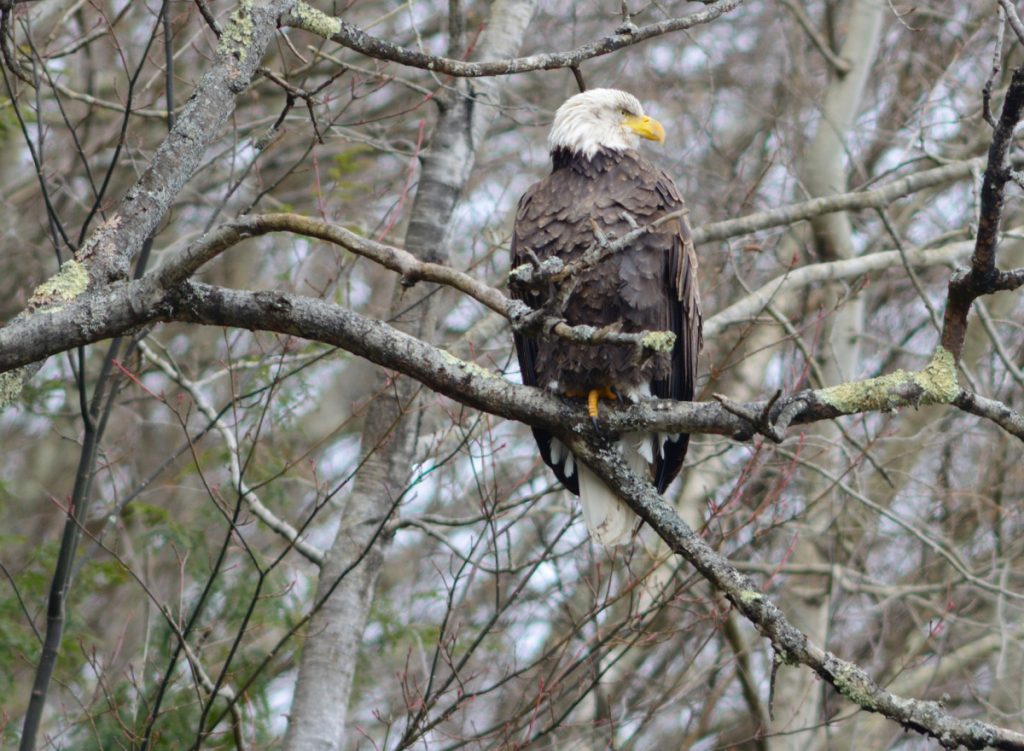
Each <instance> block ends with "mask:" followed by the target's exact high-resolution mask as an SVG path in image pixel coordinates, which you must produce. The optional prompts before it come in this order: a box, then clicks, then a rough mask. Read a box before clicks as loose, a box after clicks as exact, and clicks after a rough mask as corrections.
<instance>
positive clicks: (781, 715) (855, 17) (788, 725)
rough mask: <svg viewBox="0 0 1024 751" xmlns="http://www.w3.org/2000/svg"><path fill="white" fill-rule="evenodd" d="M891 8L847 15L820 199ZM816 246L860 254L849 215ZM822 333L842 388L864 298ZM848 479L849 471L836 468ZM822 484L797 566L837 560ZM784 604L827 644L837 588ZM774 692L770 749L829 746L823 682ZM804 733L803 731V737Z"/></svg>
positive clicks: (811, 187) (806, 675) (821, 130)
mask: <svg viewBox="0 0 1024 751" xmlns="http://www.w3.org/2000/svg"><path fill="white" fill-rule="evenodd" d="M884 11H885V3H883V2H879V0H857V2H854V3H853V4H852V5H851V7H850V11H849V16H848V17H847V23H846V26H847V31H846V37H845V41H844V43H843V46H842V49H841V50H840V56H841V57H842V58H844V59H845V60H847V61H848V62H849V63H850V66H851V67H850V70H849V71H848V72H847V73H845V74H843V75H835V76H834V77H833V78H832V80H831V81H830V83H829V86H828V89H827V91H826V92H825V99H824V105H823V107H822V111H821V119H820V120H819V121H818V127H817V130H816V131H815V135H814V139H813V140H812V142H811V145H810V147H809V148H808V150H807V152H806V159H805V161H804V163H803V164H802V165H801V173H802V175H803V181H804V186H805V187H806V189H807V191H808V192H809V193H810V195H811V196H813V197H818V196H828V195H832V194H836V193H842V192H845V190H846V185H847V174H846V172H847V171H846V169H845V167H844V163H845V162H846V155H847V154H848V153H849V148H848V145H847V143H846V141H847V138H848V137H849V134H850V132H851V130H852V127H853V124H854V122H855V119H856V116H857V113H858V112H859V111H860V109H861V105H862V100H863V95H864V86H865V83H866V82H867V77H868V73H869V72H870V71H871V69H872V67H873V65H874V62H875V58H876V56H877V55H878V49H879V43H880V41H881V36H882V34H881V32H882V21H883V19H884V15H883V14H884ZM811 228H812V231H813V234H814V248H815V250H816V251H817V256H818V258H819V259H821V260H829V261H831V260H838V259H841V258H851V257H853V256H854V255H855V253H854V247H853V240H852V230H851V226H850V219H849V216H848V215H847V214H846V213H845V212H841V213H835V214H826V215H824V216H821V217H818V218H816V219H814V220H812V222H811ZM830 297H831V298H832V299H830V300H829V302H828V303H825V308H826V309H827V310H831V309H832V305H833V304H834V303H835V302H836V298H835V293H834V292H833V294H832V295H830ZM824 324H825V328H824V329H823V331H822V341H823V342H824V343H825V347H824V349H823V356H822V357H821V358H820V364H821V370H822V373H823V374H824V380H825V382H826V383H841V382H842V381H844V380H846V379H848V378H854V377H858V376H860V375H861V374H860V373H857V370H858V367H859V365H858V364H859V362H860V359H861V358H860V339H861V333H862V331H863V326H864V302H863V298H861V297H855V298H853V299H852V300H847V301H846V302H845V303H843V304H842V307H840V308H839V309H838V310H837V311H836V313H835V314H834V315H833V316H831V317H829V318H827V319H826V320H825V322H824ZM821 438H822V439H824V440H827V441H829V442H831V443H834V444H838V442H840V441H842V437H841V436H840V435H839V431H838V430H837V429H836V428H835V427H830V426H823V429H822V431H821ZM832 456H833V459H834V461H838V462H844V459H843V456H842V454H841V453H840V452H836V451H833V452H832ZM832 469H833V472H834V474H837V475H838V474H842V473H843V472H845V471H846V466H845V462H844V466H842V467H833V468H832ZM836 492H837V491H836V489H835V488H830V487H828V485H827V484H826V483H825V482H824V481H823V480H822V481H817V482H815V481H811V482H809V483H808V485H807V488H806V495H805V501H806V502H807V503H808V504H810V503H811V502H812V501H815V499H819V500H817V501H816V502H814V503H813V505H812V506H809V508H808V509H807V510H806V512H805V514H804V516H803V518H802V519H800V532H799V535H800V536H799V539H798V541H797V542H796V545H795V548H794V550H793V555H792V558H791V563H792V564H794V565H797V566H799V565H808V566H811V565H817V564H828V563H830V562H832V561H831V560H830V557H831V556H830V555H829V551H828V548H829V547H830V546H829V545H828V540H830V539H832V538H833V537H834V533H832V532H830V528H831V527H832V525H833V523H834V521H835V509H836V508H837V505H838V504H835V503H831V502H829V500H828V499H829V498H831V497H832V496H833V495H834V494H835V493H836ZM787 585H788V586H787V588H786V594H785V596H784V598H782V602H784V603H785V609H786V613H787V615H788V616H789V617H790V618H791V619H792V622H793V623H794V624H795V625H796V626H797V627H798V628H800V629H801V630H802V631H803V632H804V633H805V634H807V636H808V637H809V638H810V639H812V640H813V641H814V642H815V643H817V644H828V623H829V617H828V614H829V602H830V596H829V595H830V591H829V588H830V582H829V580H828V579H827V578H823V577H820V576H810V577H798V576H792V577H790V578H789V579H788V581H787ZM776 681H777V683H776V686H775V704H774V721H773V722H772V724H771V727H770V735H769V744H768V747H769V748H770V749H771V751H804V750H805V749H815V748H823V747H824V745H825V736H824V731H823V727H824V724H823V723H824V720H825V717H824V711H823V692H822V684H821V681H819V680H818V678H817V676H815V675H814V674H813V673H812V672H811V671H809V670H807V669H806V668H804V667H803V666H799V667H792V666H789V665H781V666H780V667H779V669H778V673H777V677H776ZM797 731H799V732H797Z"/></svg>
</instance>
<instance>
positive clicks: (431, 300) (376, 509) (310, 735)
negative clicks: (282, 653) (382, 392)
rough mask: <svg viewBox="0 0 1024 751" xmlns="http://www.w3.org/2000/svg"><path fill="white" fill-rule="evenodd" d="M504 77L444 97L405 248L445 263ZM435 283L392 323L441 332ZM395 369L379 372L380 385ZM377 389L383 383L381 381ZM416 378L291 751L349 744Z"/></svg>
mask: <svg viewBox="0 0 1024 751" xmlns="http://www.w3.org/2000/svg"><path fill="white" fill-rule="evenodd" d="M535 5H536V3H535V2H533V0H499V2H496V3H495V4H494V5H493V7H492V11H491V15H490V19H489V20H488V22H487V27H486V31H485V32H484V34H483V36H482V38H481V40H480V43H479V45H478V46H477V55H478V56H479V57H480V58H481V59H502V58H506V57H513V56H515V55H516V53H517V52H518V50H519V48H520V45H521V43H522V39H523V36H524V33H525V31H526V28H527V26H528V24H529V21H530V18H531V17H532V15H533V12H534V8H535ZM502 83H503V79H499V78H484V79H478V80H460V81H458V82H456V83H454V84H453V87H454V88H455V90H456V93H455V94H454V96H452V97H450V99H448V101H447V102H445V103H444V104H442V111H441V115H440V117H439V119H438V123H437V126H436V129H435V133H434V136H433V139H432V144H431V146H430V149H429V150H428V151H427V152H426V153H425V154H424V155H423V157H422V174H421V177H420V181H419V188H418V190H417V192H416V198H415V201H414V203H413V208H412V215H411V218H410V221H409V227H408V230H407V232H406V238H405V247H406V249H407V250H409V251H410V252H412V253H414V254H415V255H416V256H418V257H419V258H421V259H423V260H428V261H435V262H441V263H444V262H445V261H447V259H448V250H449V249H448V245H449V241H450V238H451V235H452V231H453V229H454V226H453V222H452V219H453V216H454V211H455V208H456V206H457V204H458V201H459V198H460V197H461V194H462V190H463V188H464V187H465V185H466V182H467V180H468V178H469V175H470V172H471V171H472V168H473V163H474V160H475V157H476V155H477V153H478V152H479V150H480V148H481V146H482V144H483V142H484V136H485V135H486V133H487V129H488V127H489V126H490V124H491V123H492V122H493V120H494V119H495V117H496V115H497V113H498V104H499V101H500V87H501V85H502ZM432 290H433V287H432V285H428V284H422V283H421V284H420V285H418V286H417V287H414V288H412V289H411V290H410V289H407V288H405V287H403V286H402V285H401V284H400V283H396V285H395V287H394V290H393V293H392V304H391V314H392V318H393V319H395V320H394V325H396V326H397V327H398V328H400V329H402V330H404V331H406V332H407V333H410V334H412V335H414V336H416V337H418V338H420V339H424V340H427V341H430V340H431V339H433V338H434V333H435V328H436V326H435V321H436V311H435V307H436V300H437V295H432V294H431V292H432ZM390 377H391V376H390V375H389V374H386V373H380V374H379V376H378V387H381V388H382V387H383V386H384V384H385V382H386V381H387V380H388V378H390ZM375 391H376V389H375ZM417 392H418V385H417V384H416V383H415V382H414V381H412V380H411V379H405V378H400V379H398V380H397V381H396V382H395V387H394V388H393V390H392V392H391V393H392V394H393V396H392V397H391V398H380V399H377V400H375V401H374V402H373V403H372V405H371V406H370V409H369V411H368V414H367V416H366V423H365V426H364V429H363V436H362V449H361V452H360V453H361V457H362V458H363V459H365V462H364V463H363V465H362V468H361V469H360V472H359V475H358V477H357V478H356V483H355V488H354V491H353V493H352V495H351V496H350V497H349V498H348V499H347V501H346V503H345V506H344V508H343V509H342V512H341V523H340V526H339V528H338V533H337V536H336V537H335V539H334V543H333V544H332V546H331V549H330V551H329V553H328V556H327V560H326V561H325V563H324V566H323V568H322V569H321V571H320V579H319V583H318V587H317V596H316V602H317V603H321V602H322V603H323V604H322V606H321V607H320V610H319V611H318V612H317V614H316V615H315V616H314V617H313V619H312V621H311V623H310V626H309V631H308V632H307V638H306V644H305V647H304V649H303V654H302V661H301V665H300V669H299V677H298V681H297V683H296V687H295V699H294V703H293V707H292V713H291V718H290V721H289V725H288V734H287V738H286V742H285V747H286V748H287V749H290V751H300V750H301V751H305V750H306V749H316V750H317V751H320V750H321V749H324V750H327V749H330V750H333V749H339V748H341V747H342V746H343V743H344V737H345V722H346V717H347V709H348V701H349V694H350V692H351V688H352V681H353V678H354V675H355V668H356V662H357V657H358V655H359V647H360V644H361V641H362V635H363V629H364V627H365V625H366V620H367V614H368V612H369V610H370V607H371V606H372V604H373V593H374V586H375V584H376V581H377V576H378V574H379V572H380V568H381V565H382V564H383V561H384V554H385V552H386V548H387V540H386V539H385V538H383V537H380V536H379V530H380V529H381V526H382V524H383V523H384V521H385V520H386V519H387V518H388V517H389V516H390V515H391V514H392V513H393V511H394V510H395V507H396V503H397V502H398V500H399V499H400V498H401V496H402V494H403V492H404V490H405V489H406V487H407V485H408V482H409V479H410V469H411V467H412V464H413V460H414V457H413V450H414V447H415V445H416V439H417V437H418V435H419V417H418V415H419V412H418V411H416V410H414V409H413V403H414V401H415V398H416V394H417Z"/></svg>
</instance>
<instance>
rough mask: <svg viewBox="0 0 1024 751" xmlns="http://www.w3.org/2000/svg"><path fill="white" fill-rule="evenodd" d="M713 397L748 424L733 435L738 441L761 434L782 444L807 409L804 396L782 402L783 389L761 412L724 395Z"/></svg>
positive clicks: (798, 395) (792, 397) (791, 397)
mask: <svg viewBox="0 0 1024 751" xmlns="http://www.w3.org/2000/svg"><path fill="white" fill-rule="evenodd" d="M712 396H713V397H714V398H715V401H717V402H718V403H719V404H721V405H722V409H724V410H725V411H726V412H728V413H730V414H732V415H735V416H736V417H738V418H740V419H741V420H743V421H744V422H746V423H747V427H746V429H744V430H741V431H739V432H738V433H735V434H734V435H733V438H735V439H736V440H738V441H748V440H750V439H751V438H753V437H754V436H755V435H758V434H760V435H763V436H764V437H765V438H767V439H768V440H770V441H771V442H773V443H782V441H783V439H784V438H785V437H786V430H788V429H789V426H790V424H791V423H792V422H793V420H794V419H795V418H796V417H797V415H799V414H801V413H802V412H803V411H804V409H805V408H806V407H807V400H806V398H805V396H804V395H803V394H796V395H794V396H790V397H787V398H786V399H781V400H780V397H781V396H782V390H781V389H780V390H778V391H776V392H775V393H774V394H773V395H772V398H771V399H769V400H768V403H767V404H765V405H764V407H763V408H762V409H761V410H755V409H751V408H750V407H747V406H745V405H743V404H739V403H737V402H734V401H732V400H731V399H729V398H728V397H727V396H724V395H722V394H712Z"/></svg>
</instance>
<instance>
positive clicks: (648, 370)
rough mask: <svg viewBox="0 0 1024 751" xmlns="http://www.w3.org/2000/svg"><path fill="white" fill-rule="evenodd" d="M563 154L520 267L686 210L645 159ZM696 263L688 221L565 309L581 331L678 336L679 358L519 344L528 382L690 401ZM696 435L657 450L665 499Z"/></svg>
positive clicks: (537, 209) (517, 256)
mask: <svg viewBox="0 0 1024 751" xmlns="http://www.w3.org/2000/svg"><path fill="white" fill-rule="evenodd" d="M553 157H554V169H553V171H552V173H551V174H550V175H549V176H548V177H547V178H545V179H544V180H541V181H540V182H538V183H536V184H534V185H533V186H532V187H531V188H530V189H529V190H528V191H527V192H526V194H525V195H524V196H523V197H522V199H521V201H520V203H519V210H518V212H517V215H516V223H515V231H514V234H513V239H512V265H513V266H518V265H520V264H523V263H530V262H532V260H533V259H534V258H536V259H537V260H540V261H543V260H544V259H546V258H550V257H552V256H554V257H557V258H560V259H561V260H563V261H572V260H575V259H577V258H578V257H579V256H580V255H581V254H582V253H584V252H585V251H586V250H587V249H588V248H590V247H592V246H594V245H596V244H597V243H598V236H597V232H596V231H595V227H596V228H597V229H599V230H600V231H601V232H602V233H603V234H604V235H605V236H606V237H607V238H608V240H609V241H614V239H615V238H617V237H621V236H623V235H625V234H626V233H627V232H629V231H630V230H631V229H632V228H633V226H641V227H642V226H644V225H649V224H651V223H652V222H654V221H655V220H657V219H659V218H660V217H662V216H664V215H665V214H670V213H673V212H679V211H680V210H682V209H683V208H684V203H683V201H682V199H681V198H680V197H679V194H678V192H677V191H676V188H675V185H674V184H673V182H672V180H671V178H669V177H668V175H666V174H665V173H664V172H663V171H661V170H659V169H657V168H656V167H654V165H652V164H651V163H650V162H648V161H647V160H646V159H645V158H644V157H643V156H641V155H640V154H639V153H638V152H637V151H634V150H625V151H612V150H607V149H601V150H598V151H597V152H596V153H595V154H594V155H593V157H591V158H586V157H583V156H579V155H574V154H571V153H569V152H565V151H563V152H557V151H556V152H555V154H554V155H553ZM627 215H628V216H629V217H630V218H631V219H632V221H633V223H634V224H633V225H631V224H630V221H629V219H627ZM696 265H697V262H696V256H695V254H694V249H693V242H692V240H691V232H690V227H689V223H688V222H687V220H686V216H685V215H681V216H680V217H678V218H677V219H671V220H669V221H667V222H665V223H664V224H663V225H661V226H659V227H658V228H657V229H656V230H655V231H652V232H648V233H645V234H643V235H641V236H640V237H639V238H637V239H636V240H635V241H633V242H632V243H630V245H629V246H628V247H627V248H624V249H623V250H621V251H619V252H618V253H616V254H614V255H612V256H610V257H608V258H606V259H605V260H603V261H602V262H601V263H599V264H597V265H596V266H594V267H593V268H591V269H589V270H588V271H586V272H584V273H583V274H582V275H581V276H580V277H579V278H578V279H577V280H575V282H576V285H577V286H576V287H575V289H574V291H573V292H572V294H571V295H570V296H569V298H568V301H567V304H566V306H565V309H564V311H562V315H563V316H564V318H565V319H566V320H567V321H568V322H569V323H571V324H574V325H575V324H587V325H591V326H597V327H601V326H608V325H621V330H622V331H624V332H637V331H672V332H674V333H675V334H676V343H675V346H674V347H673V350H672V352H671V353H670V354H669V353H664V354H658V355H654V356H652V357H649V358H647V359H646V360H644V361H639V359H638V356H637V350H636V349H635V348H634V347H630V346H623V345H599V346H586V345H576V344H572V343H570V342H567V341H564V340H555V339H540V340H537V339H528V338H525V337H522V336H517V337H516V351H517V353H518V356H519V364H520V368H521V370H522V374H523V381H524V382H525V383H527V384H529V385H536V386H540V387H542V388H547V389H549V390H552V391H554V392H556V393H563V394H564V393H570V394H573V395H580V394H585V393H586V392H587V391H589V390H591V389H601V388H606V387H607V388H610V389H612V390H613V391H615V392H616V394H617V395H618V396H619V397H620V398H624V399H629V400H635V399H637V398H641V397H644V396H656V397H661V398H671V399H682V400H690V399H692V398H693V389H694V378H695V374H696V365H697V352H698V351H699V349H700V329H701V314H700V305H699V297H698V293H697V283H696V276H695V274H696ZM553 293H554V290H547V291H546V293H545V292H539V293H533V294H527V295H525V296H524V299H525V301H526V302H527V303H528V304H530V306H531V307H534V308H537V307H540V306H541V305H543V304H544V302H545V301H546V300H547V299H548V298H549V297H550V296H551V295H552V294H553ZM534 433H535V435H536V437H537V441H538V444H539V446H540V449H541V453H542V455H543V458H544V460H545V462H546V463H547V464H548V465H549V466H551V467H552V469H554V470H555V474H556V475H558V477H559V479H560V480H562V482H563V483H564V484H565V485H566V486H567V487H568V488H569V489H570V490H571V491H573V492H577V490H578V488H577V483H576V477H575V471H570V468H568V467H566V466H565V463H564V462H561V463H560V462H558V461H557V457H553V456H552V451H551V437H550V435H548V434H546V433H545V432H544V431H539V430H538V431H534ZM687 439H688V436H685V435H684V436H678V437H676V438H675V440H666V441H664V446H653V447H652V448H653V458H654V462H653V466H652V480H653V481H654V482H655V484H656V485H657V487H658V491H659V492H661V491H663V490H664V489H665V487H666V486H667V485H668V483H669V482H671V481H672V479H673V478H674V477H675V476H676V474H677V473H678V472H679V469H680V467H681V466H682V463H683V457H684V455H685V453H686V445H687ZM652 440H655V441H657V440H658V439H657V437H655V438H653V439H652ZM571 469H572V470H574V469H575V468H574V467H572V468H571Z"/></svg>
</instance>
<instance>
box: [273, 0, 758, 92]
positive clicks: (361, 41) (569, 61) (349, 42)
mask: <svg viewBox="0 0 1024 751" xmlns="http://www.w3.org/2000/svg"><path fill="white" fill-rule="evenodd" d="M742 4H743V0H718V2H715V3H711V4H709V5H708V7H707V8H705V9H704V10H701V11H698V12H696V13H691V14H690V15H688V16H682V17H681V18H670V19H667V20H665V21H661V22H659V23H653V24H649V25H647V26H641V27H639V28H636V29H635V30H632V31H631V33H624V34H614V35H612V36H607V37H604V38H603V39H598V40H596V41H593V42H590V43H588V44H584V45H583V46H581V47H577V48H576V49H573V50H570V51H568V52H551V53H546V54H539V55H529V56H527V57H516V58H512V59H509V60H488V61H483V62H466V61H463V60H454V59H452V58H450V57H439V56H436V55H428V54H426V53H424V52H419V51H417V50H411V49H409V48H407V47H401V46H399V45H397V44H393V43H392V42H389V41H386V40H384V39H380V38H378V37H374V36H370V35H369V34H367V33H366V32H365V31H363V30H362V29H360V28H359V27H358V26H356V25H355V24H352V23H349V22H348V21H344V20H342V19H340V18H332V17H331V16H328V15H326V14H324V13H321V12H320V11H318V10H315V9H313V8H311V7H310V6H309V5H307V4H306V3H304V2H298V3H296V4H295V7H294V8H293V9H292V10H291V11H290V12H289V13H288V14H286V15H285V16H284V17H283V19H282V22H283V23H284V24H285V25H287V26H293V27H295V28H299V29H304V30H305V31H308V32H310V33H312V34H316V35H318V36H322V37H324V38H326V39H330V40H331V41H332V42H337V43H338V44H340V45H342V46H344V47H348V48H349V49H352V50H355V51H356V52H361V53H362V54H364V55H366V56H367V57H373V58H377V59H379V60H390V61H392V62H396V63H400V64H402V65H408V66H410V67H413V68H422V69H424V70H429V71H432V72H434V73H445V74H447V75H450V76H456V77H459V78H477V77H481V76H504V75H510V74H514V73H526V72H528V71H532V70H555V69H557V68H573V67H575V66H578V65H579V64H580V63H582V62H583V61H584V60H589V59H591V58H594V57H600V56H602V55H608V54H610V53H612V52H615V51H617V50H621V49H623V48H624V47H630V46H632V45H634V44H639V43H640V42H644V41H647V40H648V39H653V38H654V37H658V36H662V35H664V34H669V33H672V32H675V31H683V30H685V29H692V28H693V27H694V26H700V25H702V24H706V23H709V22H711V21H714V20H715V19H716V18H718V17H719V16H722V15H724V14H725V13H728V12H729V11H732V10H734V9H735V8H738V7H739V6H740V5H742Z"/></svg>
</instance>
